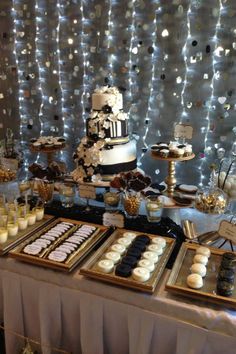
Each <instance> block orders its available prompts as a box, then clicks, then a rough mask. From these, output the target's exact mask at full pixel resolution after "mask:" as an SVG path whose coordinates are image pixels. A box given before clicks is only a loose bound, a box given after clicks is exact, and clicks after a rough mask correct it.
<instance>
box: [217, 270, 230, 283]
mask: <svg viewBox="0 0 236 354" xmlns="http://www.w3.org/2000/svg"><path fill="white" fill-rule="evenodd" d="M217 280H218V281H219V282H220V281H226V282H228V283H230V284H233V283H234V271H233V270H232V269H221V270H220V271H219V274H218V278H217Z"/></svg>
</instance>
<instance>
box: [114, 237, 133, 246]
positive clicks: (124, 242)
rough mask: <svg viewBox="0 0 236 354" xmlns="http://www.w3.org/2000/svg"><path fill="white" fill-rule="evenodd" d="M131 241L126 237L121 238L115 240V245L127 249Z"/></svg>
mask: <svg viewBox="0 0 236 354" xmlns="http://www.w3.org/2000/svg"><path fill="white" fill-rule="evenodd" d="M131 242H132V240H129V239H128V238H126V237H121V238H119V239H118V240H117V243H119V244H120V245H123V246H125V248H126V247H128V246H129V245H130V244H131Z"/></svg>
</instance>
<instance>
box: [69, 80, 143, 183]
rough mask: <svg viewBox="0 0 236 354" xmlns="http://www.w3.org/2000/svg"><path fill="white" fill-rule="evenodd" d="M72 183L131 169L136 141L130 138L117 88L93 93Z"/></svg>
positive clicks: (134, 164) (120, 96)
mask: <svg viewBox="0 0 236 354" xmlns="http://www.w3.org/2000/svg"><path fill="white" fill-rule="evenodd" d="M75 159H76V160H77V162H78V167H77V169H76V170H75V171H74V172H73V178H74V179H75V180H81V179H83V180H85V181H90V180H91V178H92V176H93V175H96V174H100V175H101V176H102V178H103V179H107V178H108V179H109V176H111V175H114V174H117V173H120V172H125V171H130V170H134V169H135V168H136V166H137V161H136V142H135V141H134V140H130V139H129V133H128V115H127V113H124V112H123V97H122V94H121V93H120V92H119V90H118V89H117V88H116V87H107V86H105V87H102V88H99V89H96V90H95V92H94V93H93V94H92V110H91V112H90V115H89V118H88V119H87V121H86V137H84V138H83V139H82V140H81V143H80V145H79V146H78V148H77V151H76V154H75Z"/></svg>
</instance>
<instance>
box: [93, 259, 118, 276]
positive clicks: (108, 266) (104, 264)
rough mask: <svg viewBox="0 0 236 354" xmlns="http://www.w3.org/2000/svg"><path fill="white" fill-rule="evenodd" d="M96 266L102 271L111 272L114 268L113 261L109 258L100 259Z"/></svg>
mask: <svg viewBox="0 0 236 354" xmlns="http://www.w3.org/2000/svg"><path fill="white" fill-rule="evenodd" d="M97 266H98V268H99V270H100V271H101V272H103V273H111V272H112V271H113V269H114V263H113V262H112V261H111V260H110V259H102V260H101V261H99V262H98V264H97Z"/></svg>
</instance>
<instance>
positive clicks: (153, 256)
mask: <svg viewBox="0 0 236 354" xmlns="http://www.w3.org/2000/svg"><path fill="white" fill-rule="evenodd" d="M142 257H143V258H145V259H148V260H149V261H152V262H154V263H156V262H157V261H158V254H157V253H155V252H151V251H146V252H143V254H142Z"/></svg>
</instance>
